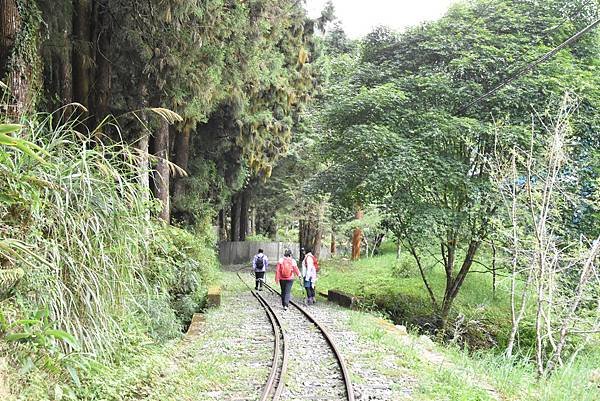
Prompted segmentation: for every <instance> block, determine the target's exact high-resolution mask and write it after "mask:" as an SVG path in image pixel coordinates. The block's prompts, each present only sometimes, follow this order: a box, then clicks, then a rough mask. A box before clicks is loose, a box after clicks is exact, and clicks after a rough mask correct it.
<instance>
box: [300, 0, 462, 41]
mask: <svg viewBox="0 0 600 401" xmlns="http://www.w3.org/2000/svg"><path fill="white" fill-rule="evenodd" d="M457 1H458V0H333V5H334V7H335V15H336V17H337V18H338V19H339V20H341V22H342V26H343V28H344V31H345V32H346V34H347V35H348V36H350V37H351V38H358V37H361V36H364V35H365V34H367V33H369V32H370V31H371V30H372V29H373V28H374V27H376V26H378V25H386V26H389V27H390V28H393V29H396V30H402V29H404V28H406V27H408V26H411V25H417V24H418V23H420V22H423V21H429V20H434V19H437V18H439V17H441V16H442V15H444V13H445V12H446V11H447V10H448V7H449V6H450V5H451V4H453V3H456V2H457ZM326 2H327V0H306V7H307V9H308V13H309V15H310V16H311V17H317V16H319V15H321V10H322V9H323V5H324V4H325V3H326Z"/></svg>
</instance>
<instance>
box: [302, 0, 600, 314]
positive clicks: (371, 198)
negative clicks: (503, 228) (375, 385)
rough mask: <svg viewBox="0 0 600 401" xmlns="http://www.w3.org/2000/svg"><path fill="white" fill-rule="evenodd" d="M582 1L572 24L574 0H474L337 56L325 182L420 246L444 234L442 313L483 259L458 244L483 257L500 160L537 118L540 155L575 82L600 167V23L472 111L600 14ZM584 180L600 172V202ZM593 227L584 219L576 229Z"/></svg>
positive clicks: (378, 33)
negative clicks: (493, 170)
mask: <svg viewBox="0 0 600 401" xmlns="http://www.w3.org/2000/svg"><path fill="white" fill-rule="evenodd" d="M578 7H579V8H578V10H579V11H580V14H581V15H583V16H582V18H580V19H579V18H577V19H576V18H569V17H567V18H566V20H565V17H564V12H565V10H566V9H569V10H570V9H571V2H566V1H563V0H547V1H543V2H540V3H539V4H537V3H536V5H535V6H534V5H533V4H532V3H530V2H525V1H523V2H511V1H505V0H494V1H491V2H490V1H473V2H467V3H461V4H457V5H455V6H454V7H452V8H451V10H450V11H449V12H448V14H447V15H446V16H444V17H443V18H441V19H440V20H438V21H435V22H431V23H427V24H423V25H421V26H419V27H415V28H411V29H408V30H407V31H406V32H404V33H402V34H398V33H394V32H391V31H389V30H386V29H383V28H382V29H377V30H375V31H374V32H373V33H371V34H369V35H368V36H367V37H366V38H365V39H364V40H363V41H362V47H361V50H360V53H359V54H350V55H342V56H339V57H338V61H336V63H332V71H338V72H339V74H340V78H338V79H336V80H333V81H330V83H329V86H326V88H325V92H326V93H329V94H330V95H329V97H327V95H326V97H325V99H326V102H325V104H324V106H323V108H322V109H321V110H316V111H315V113H316V114H317V115H320V119H321V120H322V124H323V125H324V127H325V130H324V131H325V135H324V137H323V139H322V140H321V141H320V144H319V146H318V148H317V149H318V150H317V151H318V152H319V153H320V154H322V155H323V160H324V163H325V165H326V166H327V168H326V169H324V170H323V171H322V172H321V173H319V174H318V175H317V176H316V177H314V179H313V187H316V188H319V189H320V190H321V191H324V192H327V193H329V194H330V195H331V196H332V201H333V202H334V203H336V204H339V205H340V206H342V207H344V208H346V209H347V210H349V211H353V210H354V209H355V208H356V207H361V208H363V207H365V206H367V205H369V204H374V205H378V207H379V208H380V209H381V211H382V213H383V214H384V215H385V218H384V220H385V222H384V226H385V227H386V228H388V229H391V230H392V231H393V232H394V233H395V235H396V236H398V237H400V238H402V239H403V240H405V241H406V242H407V244H408V245H409V246H412V247H415V248H416V249H420V250H421V251H424V252H425V251H427V250H428V249H429V248H430V247H431V240H432V239H433V238H435V239H436V240H437V241H438V242H439V244H440V248H439V249H440V251H439V252H440V260H442V259H444V260H445V264H446V266H445V267H446V272H447V273H448V274H449V277H450V280H449V282H448V289H449V290H450V291H448V292H444V294H445V295H444V300H443V303H441V302H437V304H438V306H439V307H440V315H441V317H442V321H443V319H444V315H445V314H446V313H447V310H448V309H449V307H450V306H451V303H452V300H453V296H454V295H455V294H456V293H457V292H458V290H459V289H460V286H461V283H462V280H463V278H464V274H465V272H466V271H468V270H469V269H470V258H467V259H465V260H461V261H459V260H458V259H456V258H455V255H456V252H457V251H458V252H461V251H466V249H470V250H471V251H472V252H474V253H477V249H478V248H479V247H480V246H481V244H482V242H483V241H484V240H485V239H486V238H488V237H489V235H490V234H491V232H492V231H493V226H492V224H491V217H492V216H493V215H494V214H496V212H497V210H498V205H499V203H500V196H499V195H498V193H497V188H496V187H495V186H494V183H493V182H492V180H491V178H490V164H489V161H490V160H491V159H492V158H494V157H499V158H503V157H508V155H509V153H510V152H509V151H510V149H512V148H514V147H517V148H521V149H527V148H529V138H530V135H529V133H530V131H531V129H532V128H531V125H530V122H531V118H532V117H531V116H532V114H535V115H537V116H538V118H539V119H540V120H541V122H542V124H539V125H536V126H535V127H534V130H535V137H534V138H535V140H534V151H539V149H541V147H542V146H541V145H542V143H543V138H544V135H545V133H544V129H543V126H544V125H548V124H549V123H550V122H551V120H552V116H553V115H554V109H555V108H556V107H557V105H558V102H559V101H560V99H561V98H562V96H563V94H564V92H565V91H569V92H575V93H576V94H577V96H578V97H579V101H580V104H581V105H585V107H584V108H582V109H580V113H578V114H577V115H576V116H574V118H573V120H574V121H573V126H574V127H577V128H578V130H577V131H576V132H575V133H574V137H578V138H582V139H583V138H586V139H585V140H584V141H585V145H582V146H580V147H578V150H576V153H578V154H579V156H578V157H577V159H578V160H579V161H580V162H581V165H580V168H581V170H580V171H590V170H592V169H593V164H591V163H593V158H591V157H589V154H590V152H589V150H588V149H589V148H592V149H596V148H598V145H599V144H598V142H597V135H595V134H592V131H594V129H590V127H591V126H597V125H598V113H597V111H598V108H599V107H600V92H599V91H598V90H597V88H598V87H599V84H600V81H598V76H599V75H598V74H595V73H594V71H595V70H596V69H597V62H596V60H594V58H593V57H592V56H591V55H592V54H594V51H596V50H597V49H598V47H599V43H600V41H599V40H598V39H599V37H598V34H597V33H594V34H590V35H589V36H587V37H586V38H585V39H584V40H582V41H581V42H579V43H578V44H577V46H575V47H570V48H566V49H563V50H562V51H561V52H559V53H558V55H557V56H556V57H555V58H553V59H552V60H550V61H548V62H547V63H546V64H544V65H542V66H540V67H539V68H538V69H536V70H535V71H533V72H532V73H531V74H529V75H527V76H524V77H522V78H520V79H518V80H516V81H515V82H514V83H512V84H511V85H508V86H507V87H505V88H504V89H502V90H501V91H499V92H498V93H497V94H496V95H494V96H493V97H490V98H487V99H485V100H484V101H482V102H480V103H479V104H476V105H473V106H472V107H470V108H469V109H464V106H465V105H466V104H467V103H468V100H469V99H473V98H476V97H477V96H478V95H480V94H481V93H485V91H486V90H487V89H489V88H490V87H492V86H494V85H495V84H496V83H497V82H500V81H501V80H503V79H505V78H506V77H507V76H509V75H510V71H507V70H506V69H503V68H501V66H504V65H521V64H522V63H523V60H521V57H522V55H523V54H527V55H535V56H537V55H540V54H544V53H546V52H547V51H548V50H549V49H550V48H552V47H554V46H556V45H558V44H559V43H561V42H562V41H563V40H564V39H566V38H567V37H568V36H570V35H571V34H573V33H574V32H576V31H577V30H578V28H581V27H582V26H584V25H585V24H586V21H590V20H592V19H593V15H594V14H595V12H597V5H595V4H590V3H588V4H586V5H583V4H580V3H578ZM340 66H341V68H340ZM334 68H335V69H334ZM592 138H595V139H592ZM582 143H583V142H582ZM584 166H585V167H584ZM577 180H578V181H579V182H581V181H582V180H583V181H585V182H587V187H588V189H587V192H588V195H587V196H588V198H591V197H592V196H593V195H591V193H593V192H595V190H590V189H591V188H592V187H593V186H594V185H595V184H593V183H592V182H593V180H594V179H593V178H591V177H590V176H588V177H587V178H583V177H582V178H581V179H580V178H577ZM592 206H593V202H583V203H581V204H579V205H577V206H576V207H575V208H568V207H567V210H565V215H571V216H573V214H575V213H579V214H581V213H584V212H583V210H586V212H585V213H587V216H588V218H589V216H590V214H591V213H593V210H595V209H594V207H592ZM574 209H575V210H574ZM582 220H583V219H582ZM587 221H589V219H588V220H587ZM575 226H577V225H576V224H575ZM584 229H586V228H585V225H579V226H577V227H576V228H574V232H573V233H572V234H573V236H577V235H579V234H580V233H581V232H582V230H584ZM588 230H589V228H588ZM432 302H433V303H436V302H435V301H434V300H432Z"/></svg>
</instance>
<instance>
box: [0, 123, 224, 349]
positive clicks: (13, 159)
mask: <svg viewBox="0 0 600 401" xmlns="http://www.w3.org/2000/svg"><path fill="white" fill-rule="evenodd" d="M58 116H59V115H55V114H50V115H38V116H36V117H35V118H32V119H30V120H28V121H26V126H25V128H24V129H23V130H22V131H21V133H20V134H19V135H20V136H22V137H25V138H26V139H28V140H29V141H31V142H33V143H35V144H37V145H39V146H41V147H42V148H43V149H44V150H45V151H46V152H47V154H48V155H47V156H46V163H41V162H40V161H38V160H36V159H33V158H31V157H30V156H28V155H27V154H25V153H23V152H21V151H19V150H17V149H8V148H0V166H1V167H2V169H1V170H0V171H1V172H2V175H3V176H4V177H3V178H5V179H3V180H2V182H0V195H2V203H1V204H0V221H1V223H0V224H1V226H0V234H2V236H3V237H5V239H7V238H10V239H11V240H18V241H20V243H22V244H25V245H24V246H22V247H20V248H15V247H13V249H12V250H11V251H10V252H7V251H6V250H4V251H3V249H1V248H0V258H2V259H3V260H4V263H3V264H4V265H6V266H18V267H20V268H22V269H23V270H24V271H25V274H24V277H23V278H22V279H21V280H20V282H19V284H18V286H17V288H16V290H13V295H12V297H11V301H12V302H17V303H21V304H22V305H23V309H32V310H33V309H39V308H48V309H49V311H50V314H51V318H52V319H53V320H54V321H55V322H56V325H57V326H58V327H60V328H61V329H63V330H66V331H67V332H69V333H71V334H73V335H75V337H77V339H79V341H80V342H81V344H82V347H83V349H84V350H85V351H88V352H91V353H94V354H103V355H111V354H112V353H113V351H114V350H115V347H116V346H117V345H118V344H119V343H120V342H122V341H124V339H125V337H126V336H127V333H125V331H126V330H130V329H131V328H132V327H135V326H136V324H143V323H144V322H146V323H151V324H152V323H157V322H158V321H159V320H160V318H161V316H160V315H161V314H162V318H164V321H162V322H160V324H163V325H167V326H169V325H171V326H177V323H178V322H177V320H176V316H175V315H176V313H175V311H174V310H173V308H172V294H171V293H169V289H170V288H169V285H174V284H176V282H177V280H179V279H180V278H179V276H178V270H177V269H178V268H179V267H180V266H168V268H164V266H163V268H162V269H161V268H159V267H157V265H160V264H161V263H163V264H164V261H165V258H166V256H167V254H168V252H169V251H173V252H174V251H175V250H169V249H167V250H165V249H164V247H165V246H166V245H165V244H167V243H168V241H169V240H170V237H171V236H172V234H173V233H174V232H175V229H167V228H166V227H164V226H162V225H161V224H160V223H158V222H157V221H155V220H153V219H151V218H150V217H149V216H150V215H149V211H150V210H151V209H153V208H155V207H156V204H155V203H154V202H153V201H150V202H149V201H148V198H149V197H148V196H147V191H148V188H143V187H141V186H140V185H139V184H138V177H139V175H140V174H141V173H143V171H140V168H139V166H138V161H137V158H136V153H135V152H133V151H132V149H130V148H129V147H128V146H127V145H125V144H123V143H112V144H107V143H102V142H101V141H99V140H98V139H97V137H96V138H94V140H93V141H92V138H91V137H90V135H88V134H86V133H85V132H86V130H85V126H84V125H83V124H81V123H78V122H77V121H63V120H61V119H60V118H57V117H58ZM190 241H191V240H189V239H188V242H190ZM161 247H162V248H161ZM179 252H180V253H181V251H179ZM206 257H207V258H208V262H207V263H208V264H212V263H213V262H212V260H211V255H206ZM177 259H179V260H183V259H184V258H177V257H175V258H174V259H169V260H170V262H173V263H175V262H177ZM187 268H188V270H189V269H192V271H191V272H189V275H191V277H192V280H196V282H195V283H193V284H195V285H192V288H191V289H192V290H196V289H198V284H199V283H198V282H197V281H198V280H201V278H200V276H198V275H196V272H197V271H198V270H200V269H201V268H202V266H200V265H198V264H196V265H193V266H191V268H190V267H189V266H188V267H187ZM188 290H189V288H188ZM177 328H178V327H177ZM170 333H171V334H172V330H171V331H170Z"/></svg>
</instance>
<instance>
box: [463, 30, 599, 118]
mask: <svg viewBox="0 0 600 401" xmlns="http://www.w3.org/2000/svg"><path fill="white" fill-rule="evenodd" d="M598 24H600V18H598V19H596V20H595V21H594V22H592V23H591V24H589V25H588V26H586V27H585V28H583V29H582V30H581V31H579V32H577V33H576V34H574V35H573V36H571V37H570V38H569V39H567V40H565V41H564V42H562V43H561V44H560V45H558V46H556V47H555V48H554V49H552V50H550V51H549V52H547V53H546V54H544V55H542V56H540V57H538V58H537V59H536V60H534V61H532V62H531V63H529V64H527V65H526V66H524V67H522V68H519V69H518V70H517V71H516V72H515V73H514V74H513V75H511V76H510V77H509V78H508V79H506V80H505V81H503V82H501V83H500V84H498V85H496V86H495V87H494V88H492V89H491V90H489V91H488V92H486V93H484V94H483V95H481V96H479V97H478V98H477V99H475V100H473V101H472V102H470V103H469V104H467V105H466V106H464V107H462V108H461V109H460V110H459V113H463V112H465V111H467V110H468V109H469V108H470V107H471V106H473V105H474V104H476V103H479V102H480V101H482V100H483V99H485V98H487V97H489V96H491V95H493V94H494V93H496V92H498V91H499V90H500V89H502V88H503V87H505V86H506V85H508V84H510V83H511V82H513V81H514V80H516V79H517V78H520V77H521V76H522V75H524V74H526V73H527V72H529V71H531V70H533V69H534V68H535V67H536V66H538V65H540V64H542V63H544V62H545V61H548V60H549V59H550V58H552V56H554V55H555V54H556V53H558V52H559V51H561V50H562V49H564V48H565V47H567V46H569V45H570V44H572V43H574V42H576V41H577V40H579V38H580V37H581V36H583V35H585V34H586V33H587V32H589V31H591V30H592V29H594V28H595V27H596V26H597V25H598Z"/></svg>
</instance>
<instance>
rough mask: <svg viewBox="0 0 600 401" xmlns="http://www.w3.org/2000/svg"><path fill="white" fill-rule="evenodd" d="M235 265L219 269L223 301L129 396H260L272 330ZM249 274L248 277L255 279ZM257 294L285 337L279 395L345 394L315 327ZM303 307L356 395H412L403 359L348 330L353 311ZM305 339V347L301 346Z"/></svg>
mask: <svg viewBox="0 0 600 401" xmlns="http://www.w3.org/2000/svg"><path fill="white" fill-rule="evenodd" d="M236 271H238V270H236V269H231V270H229V271H226V272H225V273H224V292H223V297H222V300H221V306H220V307H219V308H215V309H211V310H209V311H208V312H207V313H206V315H205V318H206V321H205V322H204V323H203V324H202V326H201V329H200V330H199V332H198V333H196V334H195V335H192V336H189V337H187V338H186V339H185V340H184V341H182V342H181V343H180V345H179V346H178V347H177V348H176V349H175V350H174V351H172V352H170V356H169V359H170V361H171V362H170V363H169V364H168V365H167V366H163V367H162V368H161V370H160V373H158V375H157V376H158V377H159V379H158V380H157V381H155V382H153V383H148V384H147V386H144V387H143V388H139V389H138V391H136V393H137V396H136V397H135V400H147V401H150V400H152V401H158V400H176V401H192V400H194V401H208V400H219V401H242V400H243V401H254V400H258V399H259V397H260V394H261V391H262V389H263V386H264V385H265V383H266V381H267V378H268V375H269V371H270V369H271V364H272V360H271V358H272V353H273V346H274V340H273V330H272V327H271V324H270V322H269V320H268V317H267V315H266V313H265V312H264V310H263V309H262V307H260V306H259V303H258V301H257V300H256V298H254V296H252V294H251V293H250V291H249V290H248V288H247V287H246V286H245V285H244V284H243V283H242V282H241V281H240V280H239V278H238V277H237V275H236V274H235V272H236ZM246 272H247V270H246ZM247 277H248V281H247V282H248V283H249V284H253V283H252V278H251V277H250V276H247ZM270 279H271V277H270ZM270 282H271V283H272V281H270ZM297 285H298V283H295V284H294V286H297ZM261 294H262V295H263V296H264V297H265V298H266V299H267V300H268V302H269V303H270V304H271V305H272V306H273V309H274V310H275V313H276V314H277V316H279V317H280V319H281V322H282V325H283V326H284V330H285V332H286V335H287V337H288V338H289V348H288V350H289V363H288V370H287V374H286V378H285V383H286V386H285V388H284V391H283V393H282V397H281V399H282V400H285V401H325V400H328V401H329V400H330V401H340V400H345V388H344V384H343V381H342V379H341V372H340V369H339V366H338V364H337V361H336V360H335V358H334V355H333V352H332V351H331V349H330V348H329V345H328V344H327V342H326V340H325V339H324V337H323V336H322V334H321V332H320V331H319V330H318V329H317V328H316V327H315V326H314V325H313V324H309V322H308V320H307V319H306V317H304V315H302V314H301V313H300V312H299V311H297V310H296V309H295V308H293V307H290V309H289V310H288V311H283V309H282V307H281V303H280V301H279V297H278V296H277V295H273V294H269V293H268V292H267V291H262V292H261ZM309 311H310V312H311V314H312V315H313V316H314V317H316V318H317V320H318V321H319V322H320V323H322V324H323V325H324V327H325V328H326V330H327V331H328V332H329V334H330V335H331V336H332V337H333V340H334V342H335V344H336V346H337V347H338V349H339V351H340V352H341V354H342V355H343V357H344V359H345V361H346V363H347V365H348V368H349V370H350V375H351V378H352V383H353V389H354V394H355V398H356V400H357V401H365V400H388V401H401V400H407V399H411V397H410V394H411V393H412V388H414V381H413V380H412V379H411V378H410V376H409V375H408V374H407V373H406V372H405V371H404V370H403V369H402V368H401V365H402V363H401V361H398V360H396V359H395V357H394V356H389V355H394V352H390V351H389V350H386V349H385V348H384V347H382V346H379V345H378V344H377V343H376V341H372V340H370V339H365V338H364V337H359V335H358V334H356V333H355V332H354V331H352V330H351V329H350V320H351V316H352V313H354V312H351V311H348V310H345V309H341V308H338V307H335V306H331V305H329V304H327V303H319V304H317V305H315V306H311V307H309ZM307 344H310V345H311V346H310V347H309V348H307ZM127 399H131V398H127Z"/></svg>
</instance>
